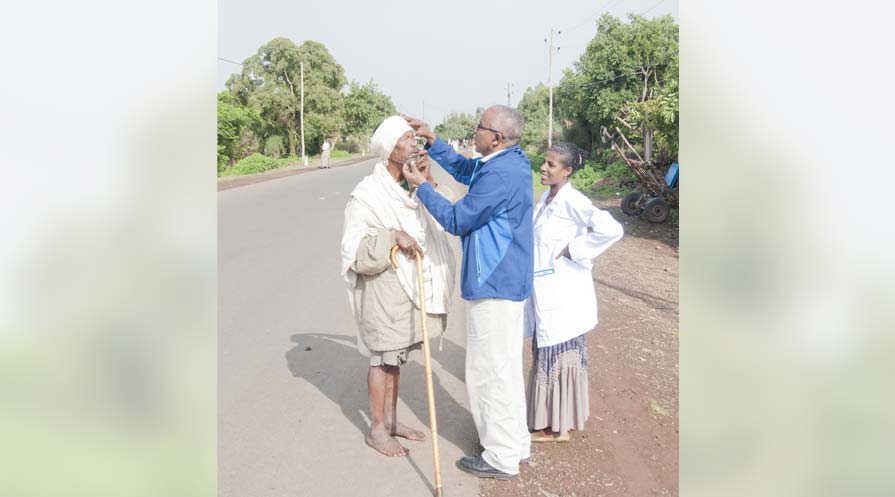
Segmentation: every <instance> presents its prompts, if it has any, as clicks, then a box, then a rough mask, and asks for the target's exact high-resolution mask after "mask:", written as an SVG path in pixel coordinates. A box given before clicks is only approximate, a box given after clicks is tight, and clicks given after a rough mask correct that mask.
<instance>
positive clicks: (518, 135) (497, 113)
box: [491, 105, 525, 145]
mask: <svg viewBox="0 0 895 497" xmlns="http://www.w3.org/2000/svg"><path fill="white" fill-rule="evenodd" d="M491 108H492V109H494V121H493V122H492V123H491V125H492V126H494V128H496V129H497V130H499V131H500V133H501V134H502V135H503V139H504V141H506V142H507V143H509V144H511V145H517V144H519V140H521V139H522V133H523V132H525V123H524V122H523V120H522V114H520V113H519V111H518V110H516V109H514V108H512V107H507V106H506V105H493V106H491Z"/></svg>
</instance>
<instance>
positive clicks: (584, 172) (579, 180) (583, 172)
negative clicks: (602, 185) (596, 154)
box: [569, 164, 603, 192]
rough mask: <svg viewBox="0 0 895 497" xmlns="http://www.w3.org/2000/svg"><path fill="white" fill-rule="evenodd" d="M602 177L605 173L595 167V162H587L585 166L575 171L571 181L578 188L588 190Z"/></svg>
mask: <svg viewBox="0 0 895 497" xmlns="http://www.w3.org/2000/svg"><path fill="white" fill-rule="evenodd" d="M602 178H603V175H602V174H601V173H600V172H599V171H597V170H596V168H594V167H593V164H585V166H584V167H582V168H581V169H579V170H577V171H575V174H573V175H572V178H571V179H570V180H569V181H571V182H572V186H574V187H575V188H576V189H577V190H580V191H583V192H588V191H590V190H591V187H592V186H593V185H594V183H596V182H597V181H599V180H601V179H602Z"/></svg>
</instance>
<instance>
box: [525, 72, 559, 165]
mask: <svg viewBox="0 0 895 497" xmlns="http://www.w3.org/2000/svg"><path fill="white" fill-rule="evenodd" d="M555 110H556V109H554V111H555ZM519 113H520V114H522V119H523V120H524V121H525V132H524V133H523V135H522V141H521V142H520V143H519V146H521V147H522V148H523V149H525V150H526V151H532V152H542V153H543V152H544V151H545V150H546V149H547V134H548V131H549V120H550V119H549V117H550V89H549V88H547V87H546V86H544V85H543V84H538V85H537V86H536V87H534V88H527V89H526V90H525V93H524V94H523V95H522V101H520V102H519ZM561 137H562V124H561V121H560V120H559V118H558V116H557V113H556V112H554V115H553V141H554V142H556V141H559V139H560V138H561ZM538 167H540V164H538Z"/></svg>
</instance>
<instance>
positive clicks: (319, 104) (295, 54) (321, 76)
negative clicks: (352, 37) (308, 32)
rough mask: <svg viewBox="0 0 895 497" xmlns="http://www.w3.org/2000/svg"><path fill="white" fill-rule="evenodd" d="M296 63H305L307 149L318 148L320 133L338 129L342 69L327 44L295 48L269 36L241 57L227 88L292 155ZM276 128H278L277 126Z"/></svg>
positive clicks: (297, 120)
mask: <svg viewBox="0 0 895 497" xmlns="http://www.w3.org/2000/svg"><path fill="white" fill-rule="evenodd" d="M301 63H304V87H305V90H304V96H305V99H304V100H305V102H304V103H305V105H304V124H305V139H306V141H307V142H309V146H308V147H307V148H308V149H309V152H310V153H315V152H316V151H317V150H319V148H320V146H321V144H322V140H323V138H324V137H328V136H330V135H332V134H333V133H335V132H337V131H338V130H339V129H340V128H341V124H342V121H341V115H340V113H341V109H342V98H343V97H342V94H341V93H340V90H341V89H342V88H343V87H344V86H345V72H344V70H343V69H342V66H340V65H339V64H337V63H336V61H335V59H333V57H332V55H330V53H329V51H328V50H327V49H326V47H325V46H324V45H323V44H321V43H318V42H315V41H306V42H304V43H302V45H301V46H296V45H295V43H293V42H292V41H291V40H289V39H287V38H274V39H273V40H271V41H270V42H268V43H266V44H265V45H263V46H261V48H259V49H258V52H257V53H256V54H255V55H252V56H251V57H249V58H247V59H246V60H245V61H243V69H242V72H241V73H239V74H234V75H233V76H231V77H230V79H229V80H227V88H228V89H229V90H230V92H231V93H232V94H233V95H234V97H235V98H236V100H237V101H238V102H239V103H240V104H241V105H243V106H247V107H251V108H253V109H255V110H256V111H257V112H258V113H259V114H260V115H261V116H262V117H263V118H264V120H265V121H266V122H267V123H268V124H269V125H270V126H271V127H273V128H274V129H272V130H269V134H283V135H285V136H287V138H288V141H289V154H290V155H297V153H296V150H297V143H298V131H299V129H298V127H299V123H300V121H301V117H302V116H301V115H300V112H301V111H300V109H301V95H300V92H301V89H300V84H301V82H300V80H301ZM277 128H279V129H277Z"/></svg>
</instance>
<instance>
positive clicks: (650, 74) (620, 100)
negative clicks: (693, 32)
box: [554, 14, 679, 156]
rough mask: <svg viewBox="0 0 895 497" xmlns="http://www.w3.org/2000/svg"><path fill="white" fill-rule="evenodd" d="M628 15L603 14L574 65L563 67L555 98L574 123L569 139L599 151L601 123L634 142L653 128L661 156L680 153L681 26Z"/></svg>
mask: <svg viewBox="0 0 895 497" xmlns="http://www.w3.org/2000/svg"><path fill="white" fill-rule="evenodd" d="M628 20H629V22H628V23H623V22H622V21H621V20H619V19H617V18H615V17H612V16H610V15H609V14H604V15H603V16H602V17H601V18H600V19H599V20H598V21H597V35H596V36H595V37H594V38H593V40H591V42H590V43H589V44H588V46H587V49H586V50H585V52H584V54H582V55H581V57H580V59H579V60H578V61H577V62H576V63H575V69H574V70H569V69H567V70H566V71H565V73H564V75H563V78H562V80H561V82H560V84H559V86H558V88H557V91H556V94H555V95H554V97H555V98H556V100H557V108H558V110H559V114H560V115H561V117H562V118H563V119H565V120H568V121H571V122H572V125H571V126H570V127H569V129H567V131H566V139H567V140H569V141H572V142H573V143H576V144H577V145H579V146H581V147H583V148H586V149H588V150H596V149H598V148H601V147H602V145H601V144H600V140H599V130H600V126H604V125H605V126H607V127H612V126H619V127H620V128H621V129H622V131H623V132H624V133H625V134H626V135H628V138H629V139H630V140H631V142H632V143H633V144H642V135H643V133H644V131H645V130H654V134H655V135H654V136H655V139H656V152H657V155H659V154H664V155H666V156H673V155H676V153H677V126H678V119H677V113H678V110H677V108H678V103H677V85H678V65H679V62H678V25H677V24H675V22H674V19H673V18H672V17H671V16H664V17H659V18H655V19H646V18H644V17H640V16H637V15H629V16H628ZM654 99H655V100H656V101H655V102H652V100H654Z"/></svg>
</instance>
